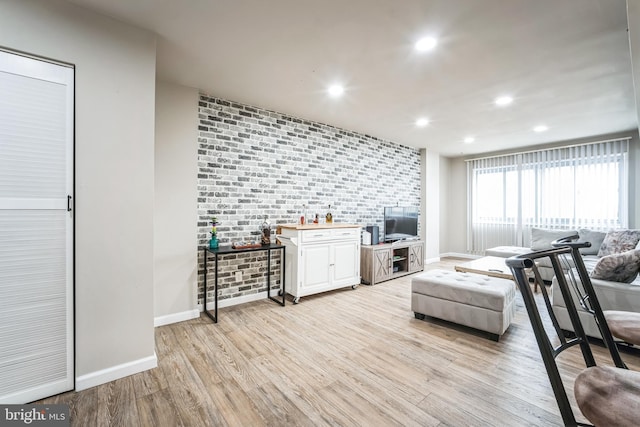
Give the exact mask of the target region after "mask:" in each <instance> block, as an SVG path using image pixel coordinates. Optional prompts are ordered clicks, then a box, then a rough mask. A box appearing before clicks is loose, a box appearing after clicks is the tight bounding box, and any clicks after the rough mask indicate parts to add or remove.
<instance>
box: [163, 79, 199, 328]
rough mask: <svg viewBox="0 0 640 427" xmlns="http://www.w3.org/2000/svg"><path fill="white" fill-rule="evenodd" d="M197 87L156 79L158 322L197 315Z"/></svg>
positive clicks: (169, 321)
mask: <svg viewBox="0 0 640 427" xmlns="http://www.w3.org/2000/svg"><path fill="white" fill-rule="evenodd" d="M197 177H198V91H197V90H196V89H192V88H188V87H184V86H179V85H175V84H172V83H165V82H161V81H159V82H157V86H156V145H155V209H154V214H155V221H154V229H155V230H154V248H155V249H154V294H153V295H154V314H155V324H156V326H159V325H163V324H167V323H173V322H177V321H181V320H186V319H189V318H193V317H197V316H198V315H199V314H200V313H199V311H198V308H197V294H196V292H197V279H198V271H197V269H198V266H197V263H198V260H197V256H198V245H197V220H198V218H197V209H198V206H197V198H198V191H197V187H198V179H197Z"/></svg>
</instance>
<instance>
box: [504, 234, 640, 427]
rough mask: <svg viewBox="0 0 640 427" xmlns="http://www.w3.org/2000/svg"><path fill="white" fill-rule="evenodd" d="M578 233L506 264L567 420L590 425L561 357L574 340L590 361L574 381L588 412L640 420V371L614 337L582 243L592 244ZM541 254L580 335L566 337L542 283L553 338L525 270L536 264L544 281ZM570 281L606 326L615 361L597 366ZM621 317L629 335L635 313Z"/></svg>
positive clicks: (612, 419) (612, 421) (613, 421)
mask: <svg viewBox="0 0 640 427" xmlns="http://www.w3.org/2000/svg"><path fill="white" fill-rule="evenodd" d="M576 239H577V236H572V237H571V238H568V239H563V240H561V241H556V242H554V248H553V249H550V250H545V251H537V252H532V253H530V254H524V255H518V256H514V257H511V258H508V259H507V261H506V264H507V265H508V266H509V268H510V269H511V272H512V273H513V276H514V280H515V281H516V283H517V284H518V287H519V288H520V292H521V294H522V299H523V301H524V304H525V307H526V309H527V314H528V315H529V319H530V321H531V325H532V328H533V332H534V335H535V337H536V341H537V343H538V348H539V349H540V354H541V356H542V361H543V362H544V365H545V368H546V370H547V375H548V377H549V381H550V383H551V388H552V389H553V392H554V395H555V398H556V402H557V403H558V407H559V409H560V415H561V416H562V420H563V422H564V424H565V426H585V425H589V424H584V423H579V422H577V421H576V418H575V415H574V413H573V410H572V408H571V404H570V401H569V399H568V397H567V393H566V391H565V387H564V385H563V382H562V378H561V376H560V372H559V369H558V365H557V363H556V357H557V356H558V355H559V354H561V353H562V352H563V351H565V350H567V349H569V348H572V347H574V346H579V348H580V350H581V352H582V356H583V359H584V362H585V367H586V368H585V369H584V370H583V371H582V372H581V373H580V374H579V375H578V376H577V377H576V380H575V382H574V397H575V399H576V401H577V403H578V407H579V408H580V411H581V412H582V414H583V415H584V416H585V417H586V418H587V419H588V420H589V421H591V422H592V423H594V425H596V426H640V373H638V372H634V371H630V370H628V369H627V367H626V365H625V363H624V361H623V360H622V358H621V356H620V353H619V351H618V347H617V345H616V343H615V341H614V339H613V335H612V331H611V330H610V329H609V325H608V323H607V320H608V319H607V318H606V317H605V314H604V313H603V311H602V309H601V307H600V304H599V302H598V298H597V296H596V294H595V291H594V289H593V285H592V283H591V280H590V278H589V274H588V273H587V270H586V268H585V266H584V262H583V260H582V257H581V255H580V252H579V248H581V247H588V246H590V244H589V243H577V242H574V240H576ZM540 258H549V259H550V260H551V264H552V265H553V268H554V271H555V275H556V281H557V285H558V289H554V292H561V294H562V297H563V299H564V301H565V306H566V308H567V312H568V314H569V318H570V321H571V324H572V326H573V330H574V332H575V337H573V338H567V337H565V334H564V333H563V331H562V329H561V328H560V325H559V323H558V320H557V318H556V316H555V314H554V313H553V310H552V306H551V301H550V299H549V295H548V294H547V292H546V289H545V287H544V286H542V296H543V299H544V304H545V306H546V311H547V312H548V315H549V318H550V319H551V322H552V324H553V329H554V330H555V335H557V337H553V339H552V338H550V335H553V334H551V333H550V331H548V330H547V329H545V327H544V324H543V322H542V319H541V316H540V311H539V309H538V304H537V303H536V300H535V297H534V294H533V292H532V290H531V287H530V285H529V279H528V277H527V275H526V273H525V270H526V269H531V271H532V272H533V274H534V277H535V280H536V281H540V282H539V283H542V282H541V278H540V274H539V272H538V269H537V267H536V262H535V261H536V260H537V259H540ZM567 258H570V259H567ZM563 265H565V266H566V265H574V266H575V271H576V272H577V275H578V278H576V277H575V274H574V270H572V269H569V271H568V273H567V272H566V271H565V270H564V269H563V268H562V266H563ZM578 279H579V280H578ZM570 286H571V288H572V289H573V291H574V292H576V293H577V296H578V302H579V304H580V305H581V306H582V308H583V309H585V310H587V311H589V312H590V313H591V314H592V315H593V316H594V318H595V320H596V323H597V325H598V327H599V329H600V333H601V335H602V338H603V342H604V344H605V346H606V347H607V348H608V350H609V354H610V355H611V360H612V362H613V364H614V365H615V367H612V366H596V361H595V359H594V357H593V353H592V351H591V347H590V344H589V339H588V338H587V336H586V334H585V332H584V328H583V326H582V323H581V322H580V317H579V315H578V312H577V308H576V304H575V303H574V299H573V297H572V293H571V289H570ZM614 317H615V316H614V315H611V314H610V318H611V320H612V321H613V320H614ZM630 322H631V323H630ZM621 323H624V324H625V325H627V327H626V329H625V331H627V332H621V333H626V334H627V335H629V332H628V331H630V330H631V329H633V328H631V327H629V325H631V326H633V321H632V320H629V317H625V319H624V320H623V321H622V322H621ZM614 324H615V322H612V325H613V326H612V328H614V329H615V330H616V331H618V330H621V329H624V328H618V327H617V325H614ZM617 333H618V332H617ZM620 339H624V340H625V341H626V339H625V338H622V337H620ZM552 342H558V343H559V344H557V345H555V344H552Z"/></svg>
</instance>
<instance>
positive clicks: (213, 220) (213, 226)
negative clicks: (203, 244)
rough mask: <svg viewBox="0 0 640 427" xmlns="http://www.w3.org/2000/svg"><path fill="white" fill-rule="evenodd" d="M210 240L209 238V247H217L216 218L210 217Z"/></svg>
mask: <svg viewBox="0 0 640 427" xmlns="http://www.w3.org/2000/svg"><path fill="white" fill-rule="evenodd" d="M210 233H211V240H209V249H218V245H219V243H218V218H216V217H215V216H214V217H213V218H211V231H210Z"/></svg>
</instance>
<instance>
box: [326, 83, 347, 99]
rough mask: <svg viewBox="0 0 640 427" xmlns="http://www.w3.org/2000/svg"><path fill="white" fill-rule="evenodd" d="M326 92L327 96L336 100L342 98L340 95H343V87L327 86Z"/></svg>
mask: <svg viewBox="0 0 640 427" xmlns="http://www.w3.org/2000/svg"><path fill="white" fill-rule="evenodd" d="M328 92H329V96H331V97H333V98H338V97H340V96H342V94H343V93H344V87H343V86H341V85H331V86H329V89H328Z"/></svg>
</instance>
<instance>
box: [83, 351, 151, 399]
mask: <svg viewBox="0 0 640 427" xmlns="http://www.w3.org/2000/svg"><path fill="white" fill-rule="evenodd" d="M157 366H158V357H157V356H156V353H155V352H154V353H153V356H149V357H145V358H142V359H138V360H133V361H131V362H127V363H123V364H121V365H117V366H112V367H111V368H107V369H102V370H100V371H96V372H92V373H90V374H85V375H81V376H79V377H76V391H80V390H86V389H88V388H91V387H95V386H97V385H100V384H104V383H108V382H109V381H114V380H117V379H120V378H124V377H128V376H129V375H133V374H137V373H138V372H143V371H147V370H149V369H153V368H155V367H157Z"/></svg>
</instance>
